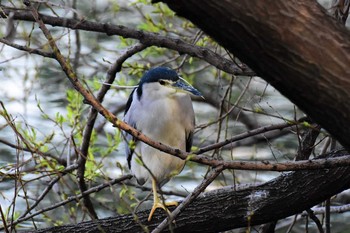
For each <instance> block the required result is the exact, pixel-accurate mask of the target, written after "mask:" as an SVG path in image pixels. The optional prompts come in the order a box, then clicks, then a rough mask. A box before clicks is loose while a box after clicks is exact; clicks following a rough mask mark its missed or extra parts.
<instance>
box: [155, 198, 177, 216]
mask: <svg viewBox="0 0 350 233" xmlns="http://www.w3.org/2000/svg"><path fill="white" fill-rule="evenodd" d="M155 199H157V200H158V202H154V203H153V206H152V209H151V212H150V213H149V216H148V221H151V219H152V216H153V214H154V211H156V209H158V208H162V209H163V210H165V211H166V212H168V214H170V213H171V212H170V211H169V210H168V208H167V206H178V205H179V203H178V202H177V201H171V202H166V203H165V205H163V203H162V202H159V198H158V197H157V198H155Z"/></svg>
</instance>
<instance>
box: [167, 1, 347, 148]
mask: <svg viewBox="0 0 350 233" xmlns="http://www.w3.org/2000/svg"><path fill="white" fill-rule="evenodd" d="M163 2H165V3H167V4H168V5H169V7H170V8H171V9H173V10H174V11H175V12H176V13H177V14H178V15H180V16H183V17H185V18H187V19H189V20H191V21H192V22H193V23H195V24H196V25H197V26H199V27H200V28H201V29H203V30H204V32H206V33H207V34H208V35H210V36H212V37H213V38H214V39H215V40H216V41H218V42H219V43H220V44H221V45H222V46H223V47H225V48H226V49H228V50H229V51H231V52H232V53H233V54H234V55H235V56H237V57H239V58H240V59H241V60H242V61H243V62H245V63H246V64H248V65H249V67H250V68H252V69H253V70H254V71H255V72H256V73H257V74H258V75H259V76H261V77H262V78H264V79H265V80H266V81H267V82H269V83H270V84H271V85H273V86H274V87H275V88H276V89H277V90H279V91H280V92H281V93H282V94H283V95H285V96H286V97H288V98H289V99H290V100H291V101H292V102H293V103H295V104H296V105H297V106H299V107H300V108H301V109H302V110H303V111H304V112H305V113H307V114H308V115H309V116H310V117H311V118H312V119H313V120H315V121H316V122H317V123H319V124H320V125H321V126H322V127H323V128H325V129H327V130H328V131H329V132H330V133H331V134H332V135H333V136H334V137H335V138H336V139H337V140H339V141H340V142H341V143H342V144H343V145H344V146H346V147H350V131H349V130H348V127H347V126H348V125H349V116H350V101H348V100H349V98H350V92H349V90H350V78H349V77H350V69H349V62H350V42H349V38H350V33H349V31H348V30H347V29H346V28H345V27H344V26H343V25H341V24H340V23H338V22H336V20H334V19H333V18H332V17H330V16H329V15H327V13H326V12H325V10H324V9H323V8H322V7H321V6H320V5H319V4H318V3H317V2H316V1H309V0H292V1H284V0H268V1H259V0H249V1H233V0H227V1H217V0H203V1H201V2H200V4H199V3H198V1H196V0H178V1H171V0H164V1H163ZM213 22H215V23H213Z"/></svg>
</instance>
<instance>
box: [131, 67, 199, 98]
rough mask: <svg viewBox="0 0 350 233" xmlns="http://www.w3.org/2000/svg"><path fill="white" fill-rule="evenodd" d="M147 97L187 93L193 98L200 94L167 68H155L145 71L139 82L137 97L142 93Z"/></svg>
mask: <svg viewBox="0 0 350 233" xmlns="http://www.w3.org/2000/svg"><path fill="white" fill-rule="evenodd" d="M145 90H146V91H147V92H148V93H147V95H149V94H151V92H152V93H153V94H155V95H156V94H158V95H173V94H176V93H188V94H190V95H194V96H202V94H201V93H200V92H199V91H198V90H197V89H195V88H194V87H192V86H191V85H190V84H189V83H188V82H187V81H185V80H184V79H183V78H181V77H180V76H179V75H178V74H177V73H176V72H175V71H174V70H172V69H170V68H167V67H156V68H152V69H150V70H149V71H147V72H146V73H145V74H144V75H143V77H142V78H141V80H140V83H139V87H138V88H137V95H138V96H139V97H141V95H142V93H143V91H145Z"/></svg>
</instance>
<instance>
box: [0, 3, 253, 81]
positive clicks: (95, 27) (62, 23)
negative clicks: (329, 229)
mask: <svg viewBox="0 0 350 233" xmlns="http://www.w3.org/2000/svg"><path fill="white" fill-rule="evenodd" d="M0 6H1V5H0ZM2 7H3V12H0V17H3V18H6V17H7V15H8V14H9V13H10V12H13V13H14V14H13V19H14V20H27V21H36V20H35V18H34V17H33V16H32V15H31V14H30V12H27V11H19V10H18V11H13V10H12V9H9V8H6V7H4V6H2ZM40 18H41V20H42V22H43V23H44V24H48V25H51V26H59V27H66V28H71V29H74V30H78V29H80V30H85V31H92V32H100V33H105V34H107V35H109V36H112V35H119V36H123V37H124V38H132V39H137V40H139V41H140V42H141V43H142V44H144V45H147V46H158V47H164V48H168V49H172V50H175V51H178V52H179V53H181V54H188V55H190V56H193V57H198V58H200V59H203V60H204V61H206V62H208V63H209V64H211V65H213V66H215V67H216V68H218V69H220V70H223V71H225V72H227V73H229V74H235V75H246V76H254V75H255V73H254V72H253V71H252V70H250V69H249V68H248V67H246V66H244V68H241V67H238V66H237V65H236V64H234V62H232V61H231V60H229V59H226V58H224V57H222V56H221V55H219V54H217V53H215V52H213V51H211V50H209V49H206V48H203V47H200V46H195V45H193V44H189V43H187V42H185V41H183V40H181V39H174V38H170V37H167V36H162V35H159V34H156V33H150V32H145V31H139V30H134V29H131V28H128V27H125V26H121V25H112V24H109V23H96V22H91V21H88V20H76V19H68V18H60V17H52V16H48V15H44V14H40Z"/></svg>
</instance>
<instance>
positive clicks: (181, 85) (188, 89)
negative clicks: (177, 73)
mask: <svg viewBox="0 0 350 233" xmlns="http://www.w3.org/2000/svg"><path fill="white" fill-rule="evenodd" d="M172 87H173V88H175V89H176V90H177V91H181V92H185V93H188V94H192V95H195V96H201V97H203V95H202V93H200V92H199V91H198V90H197V89H196V88H194V87H192V86H191V84H189V83H187V82H186V81H185V80H183V79H182V78H180V79H179V80H178V81H177V82H176V83H174V84H172Z"/></svg>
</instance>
